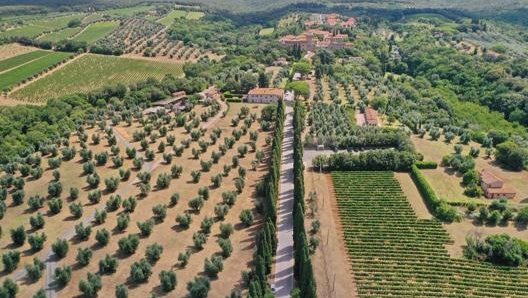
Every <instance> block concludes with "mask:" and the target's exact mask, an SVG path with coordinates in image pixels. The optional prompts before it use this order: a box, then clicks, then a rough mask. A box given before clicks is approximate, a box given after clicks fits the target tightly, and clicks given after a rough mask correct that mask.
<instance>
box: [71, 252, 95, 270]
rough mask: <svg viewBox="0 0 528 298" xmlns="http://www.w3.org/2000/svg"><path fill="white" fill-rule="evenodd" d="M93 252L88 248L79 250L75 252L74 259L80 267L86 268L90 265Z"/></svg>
mask: <svg viewBox="0 0 528 298" xmlns="http://www.w3.org/2000/svg"><path fill="white" fill-rule="evenodd" d="M92 256H93V252H92V250H91V249H89V248H79V249H78V250H77V257H76V258H75V259H76V260H77V263H79V265H81V267H84V266H87V265H88V264H90V261H91V260H92Z"/></svg>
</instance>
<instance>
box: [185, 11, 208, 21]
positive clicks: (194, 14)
mask: <svg viewBox="0 0 528 298" xmlns="http://www.w3.org/2000/svg"><path fill="white" fill-rule="evenodd" d="M204 15H205V14H204V13H203V12H201V11H189V12H188V13H187V16H186V18H187V19H188V20H197V19H201V18H203V16H204Z"/></svg>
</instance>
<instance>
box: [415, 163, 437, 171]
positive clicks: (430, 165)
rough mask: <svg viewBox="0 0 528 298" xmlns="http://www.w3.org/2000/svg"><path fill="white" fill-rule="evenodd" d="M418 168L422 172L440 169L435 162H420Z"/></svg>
mask: <svg viewBox="0 0 528 298" xmlns="http://www.w3.org/2000/svg"><path fill="white" fill-rule="evenodd" d="M416 167H417V168H418V169H421V170H426V169H436V168H438V163H436V162H434V161H419V162H417V163H416Z"/></svg>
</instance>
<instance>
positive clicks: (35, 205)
mask: <svg viewBox="0 0 528 298" xmlns="http://www.w3.org/2000/svg"><path fill="white" fill-rule="evenodd" d="M28 205H29V208H30V209H31V210H33V211H36V210H38V209H40V208H42V207H43V206H44V198H43V197H41V196H39V195H35V196H31V197H29V200H28Z"/></svg>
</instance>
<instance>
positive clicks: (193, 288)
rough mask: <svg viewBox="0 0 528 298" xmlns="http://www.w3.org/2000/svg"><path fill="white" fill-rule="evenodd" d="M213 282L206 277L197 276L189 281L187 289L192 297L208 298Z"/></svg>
mask: <svg viewBox="0 0 528 298" xmlns="http://www.w3.org/2000/svg"><path fill="white" fill-rule="evenodd" d="M210 289H211V284H210V283H209V280H208V279H207V278H205V277H195V278H194V280H193V281H190V282H188V283H187V291H189V296H190V297H191V298H206V297H207V294H208V293H209V290H210Z"/></svg>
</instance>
